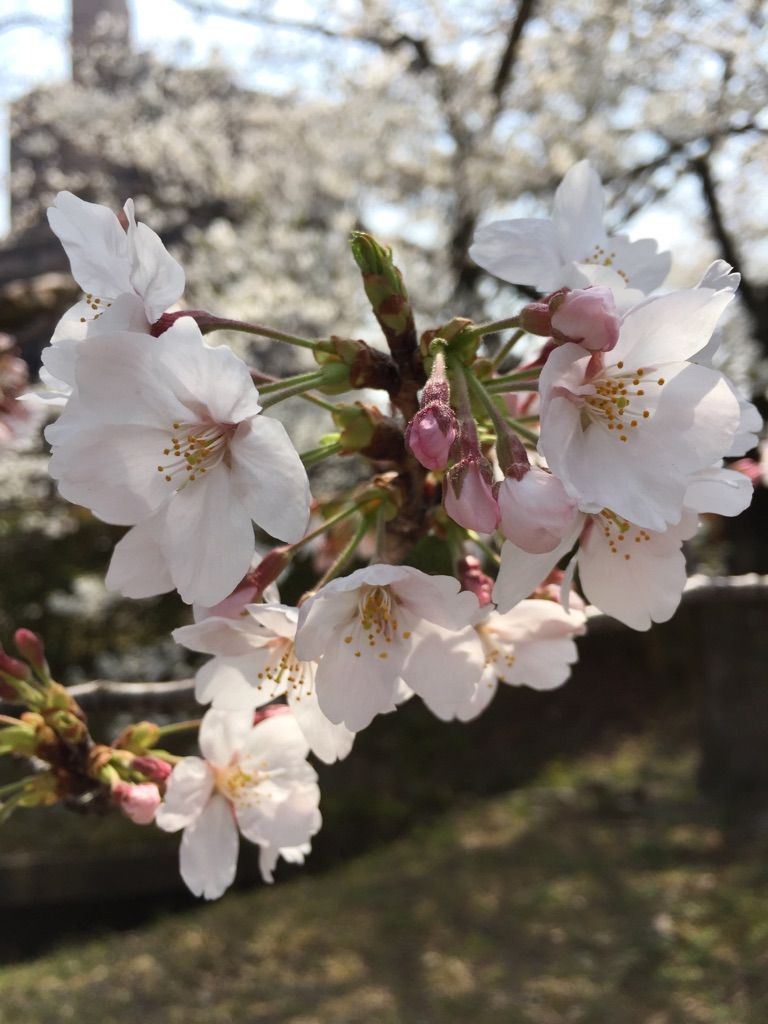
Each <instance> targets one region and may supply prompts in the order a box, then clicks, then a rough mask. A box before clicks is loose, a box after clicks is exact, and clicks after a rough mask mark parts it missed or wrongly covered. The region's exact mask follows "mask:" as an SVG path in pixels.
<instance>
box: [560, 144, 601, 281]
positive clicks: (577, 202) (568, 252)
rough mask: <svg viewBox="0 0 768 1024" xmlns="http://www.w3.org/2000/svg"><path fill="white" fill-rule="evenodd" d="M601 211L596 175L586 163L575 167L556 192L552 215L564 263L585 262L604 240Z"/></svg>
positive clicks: (580, 163) (599, 184)
mask: <svg viewBox="0 0 768 1024" xmlns="http://www.w3.org/2000/svg"><path fill="white" fill-rule="evenodd" d="M604 208H605V200H604V198H603V186H602V183H601V181H600V177H599V176H598V174H597V172H596V171H595V170H594V169H593V167H592V165H591V164H590V163H589V161H588V160H581V161H580V162H579V163H577V164H574V166H573V167H571V169H570V170H569V171H568V173H567V174H566V175H565V177H564V178H563V180H562V181H561V182H560V185H559V186H558V189H557V192H555V205H554V213H553V216H552V220H553V222H554V225H555V230H556V232H557V240H558V245H559V248H560V256H561V258H562V260H563V262H568V261H570V260H583V259H586V258H587V257H588V256H590V255H591V253H592V250H593V248H594V246H595V245H596V244H599V243H602V242H603V241H604V240H605V237H606V235H605V229H604V228H603V211H604Z"/></svg>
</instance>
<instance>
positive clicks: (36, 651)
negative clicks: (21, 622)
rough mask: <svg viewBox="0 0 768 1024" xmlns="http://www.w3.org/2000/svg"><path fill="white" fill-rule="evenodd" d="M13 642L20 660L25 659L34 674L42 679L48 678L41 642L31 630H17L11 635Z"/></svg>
mask: <svg viewBox="0 0 768 1024" xmlns="http://www.w3.org/2000/svg"><path fill="white" fill-rule="evenodd" d="M13 642H14V643H15V644H16V649H17V650H18V652H19V654H20V655H21V656H22V658H26V659H27V661H28V662H29V664H30V665H31V666H32V668H33V669H34V670H35V672H37V673H38V675H41V676H43V677H44V678H45V677H47V676H48V663H47V662H46V660H45V648H44V647H43V641H42V640H41V639H40V637H39V636H37V634H36V633H33V632H32V630H31V629H17V630H16V632H15V633H14V634H13Z"/></svg>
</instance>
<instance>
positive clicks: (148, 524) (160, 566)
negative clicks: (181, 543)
mask: <svg viewBox="0 0 768 1024" xmlns="http://www.w3.org/2000/svg"><path fill="white" fill-rule="evenodd" d="M163 529H164V522H163V512H162V511H161V513H160V514H159V515H156V516H152V517H151V518H149V519H145V520H144V521H143V522H141V523H139V524H138V526H134V527H133V529H131V530H129V531H128V533H126V535H125V536H124V537H123V539H122V540H120V541H118V543H117V544H116V545H115V550H114V551H113V552H112V559H111V561H110V563H109V569H108V571H107V576H106V579H105V581H104V582H105V583H106V586H107V589H108V590H116V591H117V592H118V593H119V594H122V595H123V597H131V598H134V599H139V598H142V597H154V595H155V594H165V593H167V592H168V591H169V590H173V580H172V579H171V574H170V571H169V570H168V565H167V563H166V561H165V557H164V555H163V549H162V546H161V544H160V537H161V536H162V532H163Z"/></svg>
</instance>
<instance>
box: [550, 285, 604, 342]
mask: <svg viewBox="0 0 768 1024" xmlns="http://www.w3.org/2000/svg"><path fill="white" fill-rule="evenodd" d="M550 309H551V312H552V335H553V337H555V338H557V339H558V341H571V342H574V343H576V344H578V345H581V346H582V347H583V348H585V349H587V350H588V351H590V352H610V350H611V349H612V348H614V346H615V345H616V342H617V341H618V340H619V330H620V326H621V321H620V319H619V314H618V311H617V310H616V303H615V302H614V301H613V293H612V292H611V290H610V288H604V287H601V286H594V287H592V288H575V289H574V290H573V291H568V292H566V293H565V294H564V295H563V297H562V298H561V299H560V300H559V301H558V302H557V303H556V304H555V303H554V302H553V301H552V300H550Z"/></svg>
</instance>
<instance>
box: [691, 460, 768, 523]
mask: <svg viewBox="0 0 768 1024" xmlns="http://www.w3.org/2000/svg"><path fill="white" fill-rule="evenodd" d="M753 493H754V488H753V487H752V481H751V480H750V479H749V477H747V476H745V475H744V474H743V473H734V471H733V470H731V469H721V468H719V467H713V468H712V469H711V470H705V471H704V472H701V473H697V474H696V476H694V477H693V478H692V479H691V480H690V481H689V483H688V489H687V490H686V492H685V507H686V508H691V509H693V510H694V511H696V512H716V513H717V514H718V515H719V516H737V515H739V514H740V513H741V512H743V511H744V509H745V508H747V507H748V506H749V503H750V502H751V501H752V494H753Z"/></svg>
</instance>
